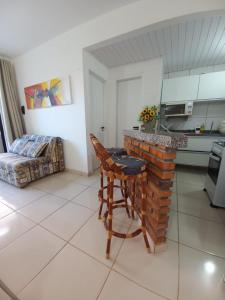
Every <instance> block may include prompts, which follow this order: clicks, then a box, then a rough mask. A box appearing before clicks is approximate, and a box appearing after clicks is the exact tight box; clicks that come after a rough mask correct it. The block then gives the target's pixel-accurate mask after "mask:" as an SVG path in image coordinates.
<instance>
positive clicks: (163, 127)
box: [160, 124, 171, 133]
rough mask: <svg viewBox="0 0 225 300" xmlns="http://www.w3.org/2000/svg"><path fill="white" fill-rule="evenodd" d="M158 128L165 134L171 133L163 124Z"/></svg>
mask: <svg viewBox="0 0 225 300" xmlns="http://www.w3.org/2000/svg"><path fill="white" fill-rule="evenodd" d="M160 127H162V129H164V130H165V131H166V132H167V133H171V132H170V131H169V129H168V128H167V127H166V126H164V125H163V124H160Z"/></svg>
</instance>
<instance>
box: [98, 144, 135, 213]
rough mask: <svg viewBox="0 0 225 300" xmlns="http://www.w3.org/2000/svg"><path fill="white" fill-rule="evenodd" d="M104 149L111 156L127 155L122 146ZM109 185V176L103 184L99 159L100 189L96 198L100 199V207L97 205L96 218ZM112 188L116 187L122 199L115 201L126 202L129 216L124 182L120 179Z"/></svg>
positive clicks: (100, 211)
mask: <svg viewBox="0 0 225 300" xmlns="http://www.w3.org/2000/svg"><path fill="white" fill-rule="evenodd" d="M106 151H107V152H108V153H109V154H110V155H111V156H113V157H121V156H123V155H127V151H126V150H125V149H124V148H106ZM108 185H109V178H107V185H104V174H103V172H102V168H101V161H100V189H99V192H98V199H99V201H100V207H99V213H98V218H99V219H101V217H102V208H103V205H104V203H106V204H107V199H105V198H104V190H106V189H107V188H108ZM114 188H118V189H120V191H121V195H122V197H123V199H120V200H117V203H118V204H119V203H125V204H126V211H127V215H128V217H130V212H129V208H128V203H127V198H128V196H127V194H126V184H125V183H124V182H123V181H122V180H120V185H114Z"/></svg>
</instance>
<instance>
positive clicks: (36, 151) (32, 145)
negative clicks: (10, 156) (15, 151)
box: [19, 141, 48, 158]
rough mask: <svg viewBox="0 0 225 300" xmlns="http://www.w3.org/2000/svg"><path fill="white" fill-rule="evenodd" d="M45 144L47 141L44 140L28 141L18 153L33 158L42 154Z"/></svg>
mask: <svg viewBox="0 0 225 300" xmlns="http://www.w3.org/2000/svg"><path fill="white" fill-rule="evenodd" d="M47 145H48V143H45V142H35V141H28V142H27V144H26V145H25V147H24V148H23V149H22V151H21V152H20V153H19V155H22V156H27V157H33V158H35V157H39V156H41V155H42V153H43V152H44V150H45V148H46V147H47Z"/></svg>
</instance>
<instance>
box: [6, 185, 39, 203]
mask: <svg viewBox="0 0 225 300" xmlns="http://www.w3.org/2000/svg"><path fill="white" fill-rule="evenodd" d="M44 195H45V193H44V192H42V191H40V190H37V189H35V188H32V187H30V186H27V187H25V188H23V189H20V188H17V187H14V186H11V185H9V186H8V187H7V188H5V189H3V191H0V202H2V203H3V204H5V205H7V206H9V207H10V208H12V209H20V208H22V207H23V206H25V205H27V204H29V203H31V202H32V201H34V200H37V199H39V198H41V197H42V196H44Z"/></svg>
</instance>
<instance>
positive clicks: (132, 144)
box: [124, 130, 187, 250]
mask: <svg viewBox="0 0 225 300" xmlns="http://www.w3.org/2000/svg"><path fill="white" fill-rule="evenodd" d="M186 145H187V137H186V136H185V135H184V134H179V133H172V134H167V133H165V132H159V133H157V134H154V133H145V132H139V131H135V130H124V147H125V148H126V150H127V152H128V154H130V155H133V156H136V157H140V158H143V159H145V160H146V162H147V163H148V170H147V172H148V181H147V185H146V192H147V196H146V226H147V231H148V233H149V236H150V238H151V242H152V243H151V245H152V247H153V248H154V249H153V250H155V249H156V246H157V245H159V244H162V243H165V242H166V233H167V229H168V221H169V212H170V204H171V200H170V197H171V195H172V191H171V187H172V186H173V178H174V176H175V172H174V170H175V163H174V160H175V158H176V152H177V151H176V149H177V147H180V146H181V147H185V146H186ZM129 189H130V190H129V192H131V186H129ZM140 203H141V185H140V182H138V181H137V182H136V189H135V206H136V209H137V210H139V211H140Z"/></svg>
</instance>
